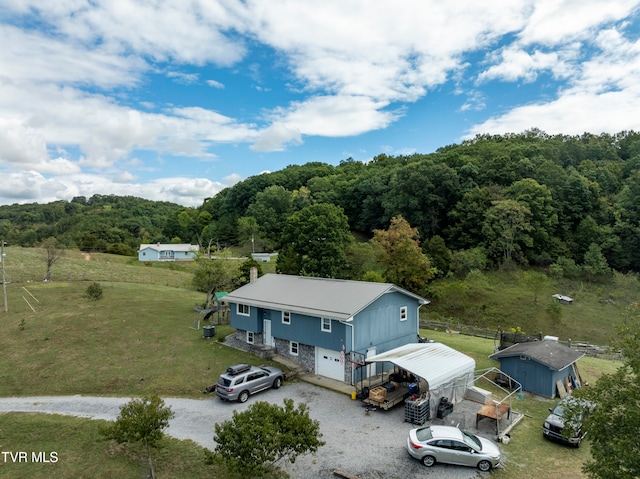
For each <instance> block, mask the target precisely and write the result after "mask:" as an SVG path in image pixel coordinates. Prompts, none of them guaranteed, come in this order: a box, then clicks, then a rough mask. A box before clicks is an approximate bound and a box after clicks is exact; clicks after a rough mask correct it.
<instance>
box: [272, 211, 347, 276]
mask: <svg viewBox="0 0 640 479" xmlns="http://www.w3.org/2000/svg"><path fill="white" fill-rule="evenodd" d="M350 242H351V233H350V232H349V224H348V222H347V217H346V216H345V215H344V213H343V212H342V209H341V208H339V207H337V206H335V205H330V204H325V203H322V204H316V205H311V206H307V207H306V208H303V209H301V210H300V211H296V212H295V213H293V214H292V215H291V216H290V217H289V220H288V221H287V225H286V226H285V229H284V232H283V234H282V245H283V249H282V251H281V252H280V253H279V254H278V261H277V269H278V271H280V272H282V273H287V274H305V275H313V276H320V277H324V278H338V277H342V276H343V275H344V270H345V266H346V253H345V249H346V247H347V245H348V244H349V243H350Z"/></svg>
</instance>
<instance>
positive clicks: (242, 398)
mask: <svg viewBox="0 0 640 479" xmlns="http://www.w3.org/2000/svg"><path fill="white" fill-rule="evenodd" d="M247 399H249V391H242V392H241V393H240V395H239V396H238V402H247Z"/></svg>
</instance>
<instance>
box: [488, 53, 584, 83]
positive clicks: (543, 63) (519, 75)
mask: <svg viewBox="0 0 640 479" xmlns="http://www.w3.org/2000/svg"><path fill="white" fill-rule="evenodd" d="M564 56H565V55H562V54H561V53H559V52H549V53H545V52H542V51H540V50H535V51H534V52H533V53H529V52H527V51H525V50H522V49H520V48H518V47H516V46H513V47H507V48H504V49H502V50H501V51H500V52H499V53H498V54H496V55H495V59H496V60H497V61H498V62H499V63H498V64H496V65H493V66H491V67H489V68H488V69H487V70H485V71H483V72H481V73H480V75H478V80H479V81H480V82H483V81H488V80H493V79H500V80H504V81H510V82H512V81H518V80H524V81H525V82H533V81H535V80H536V79H537V77H538V74H539V73H540V72H543V71H550V72H551V73H552V74H553V75H554V76H555V77H557V78H566V77H567V76H568V75H569V74H570V73H571V70H572V69H571V68H570V67H569V66H567V64H566V63H565V61H564V60H563V57H564ZM567 56H569V57H575V55H572V54H567Z"/></svg>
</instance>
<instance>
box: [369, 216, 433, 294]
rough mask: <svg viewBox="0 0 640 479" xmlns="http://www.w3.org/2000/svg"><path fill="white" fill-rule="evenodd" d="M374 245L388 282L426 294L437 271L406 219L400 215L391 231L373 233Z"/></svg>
mask: <svg viewBox="0 0 640 479" xmlns="http://www.w3.org/2000/svg"><path fill="white" fill-rule="evenodd" d="M373 242H374V244H376V245H377V246H378V248H377V258H378V262H379V263H380V264H381V265H382V267H383V268H384V276H385V278H386V279H387V281H390V282H392V283H394V284H396V285H398V286H400V287H402V288H406V289H408V290H410V291H414V292H416V293H420V294H422V293H423V292H424V290H425V287H426V285H427V282H428V281H429V280H430V279H431V278H433V277H434V275H435V269H434V268H433V267H432V266H431V262H430V261H429V258H427V257H426V256H425V255H424V254H423V253H422V249H421V248H420V241H419V240H418V230H417V229H416V228H412V227H411V225H410V224H409V223H408V222H407V220H405V219H404V218H403V217H402V216H396V217H394V218H392V219H391V224H390V225H389V229H387V230H375V231H374V232H373Z"/></svg>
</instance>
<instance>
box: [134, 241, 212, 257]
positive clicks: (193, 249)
mask: <svg viewBox="0 0 640 479" xmlns="http://www.w3.org/2000/svg"><path fill="white" fill-rule="evenodd" d="M199 250H200V247H199V246H198V245H193V244H162V243H155V244H141V245H140V249H139V250H138V260H139V261H192V260H194V259H195V258H196V254H197V253H198V251H199Z"/></svg>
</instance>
